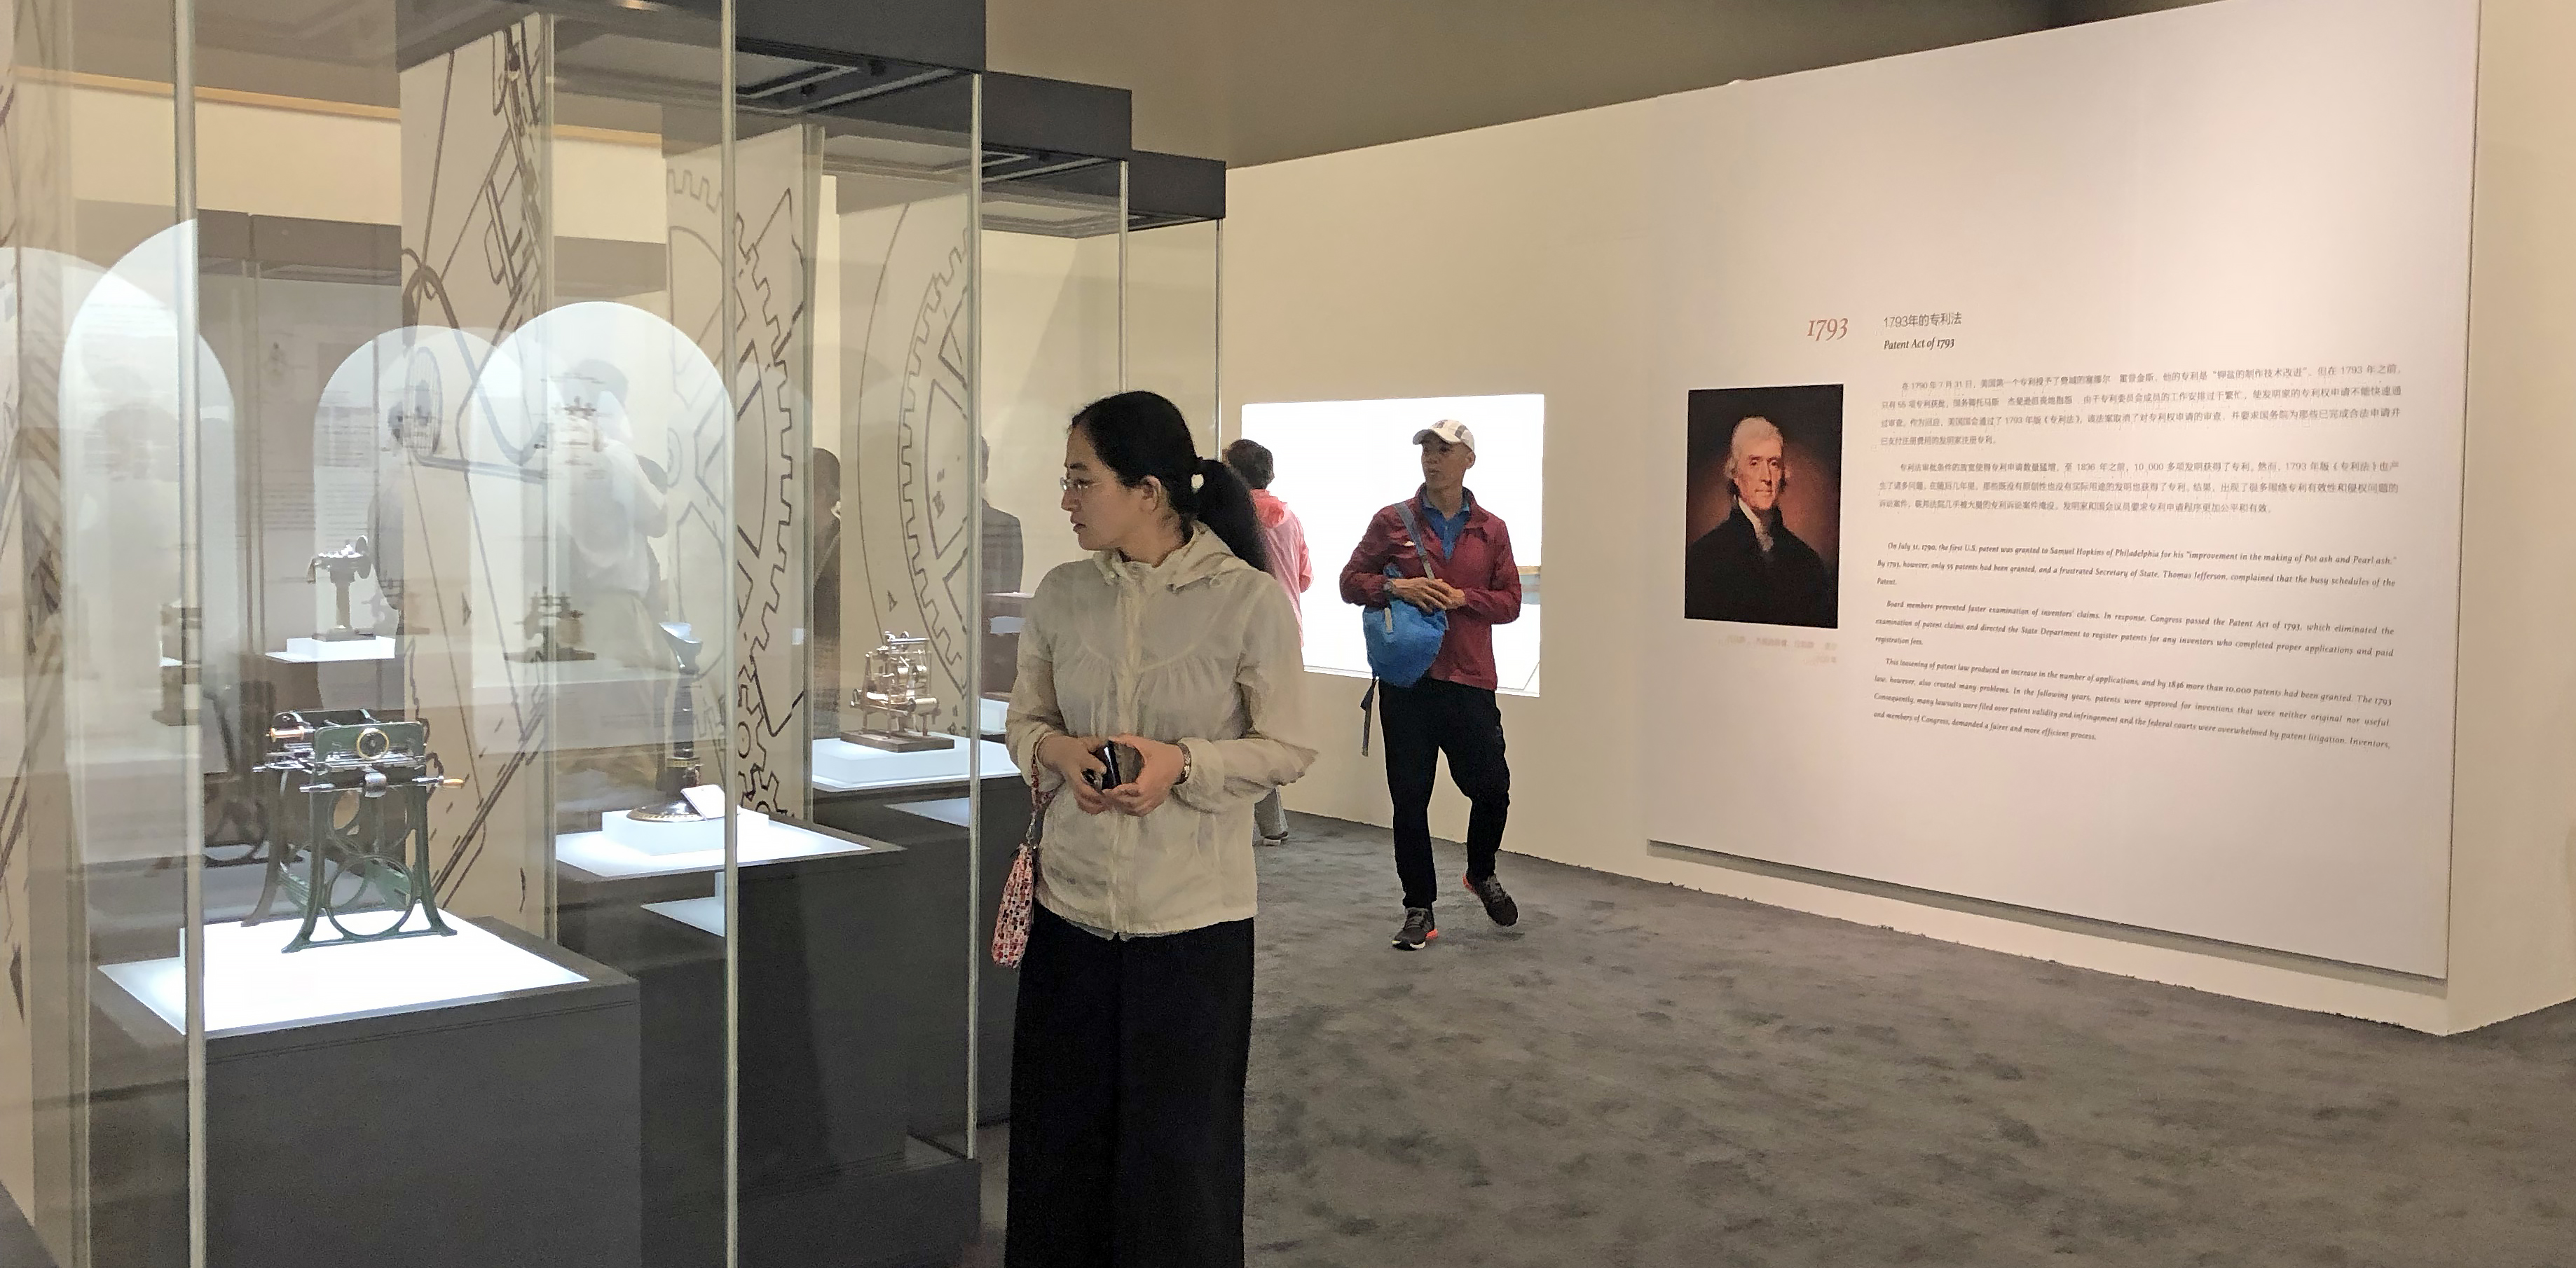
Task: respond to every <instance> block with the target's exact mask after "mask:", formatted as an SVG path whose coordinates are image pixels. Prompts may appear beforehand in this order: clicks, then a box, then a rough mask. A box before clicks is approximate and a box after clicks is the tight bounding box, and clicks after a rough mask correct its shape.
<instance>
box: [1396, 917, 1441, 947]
mask: <svg viewBox="0 0 2576 1268" xmlns="http://www.w3.org/2000/svg"><path fill="white" fill-rule="evenodd" d="M1439 936H1440V926H1439V924H1438V923H1437V922H1435V921H1433V920H1432V919H1431V909H1430V908H1428V907H1407V908H1405V909H1404V927H1403V928H1401V929H1398V930H1396V931H1395V949H1396V950H1398V951H1419V950H1421V949H1422V948H1424V947H1427V946H1429V945H1431V940H1432V939H1433V938H1437V937H1439Z"/></svg>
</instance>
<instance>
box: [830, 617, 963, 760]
mask: <svg viewBox="0 0 2576 1268" xmlns="http://www.w3.org/2000/svg"><path fill="white" fill-rule="evenodd" d="M850 707H851V708H853V709H856V710H858V712H859V723H860V729H858V730H855V731H843V732H841V738H842V739H844V740H847V741H849V742H850V743H852V744H862V745H865V746H867V747H869V748H873V749H883V750H885V751H886V752H889V753H918V752H923V751H925V750H928V749H939V748H950V747H953V746H955V745H956V743H957V738H956V737H955V736H951V735H939V734H936V733H934V732H932V731H931V729H930V720H931V718H933V717H935V716H936V715H937V714H938V712H939V700H938V698H937V697H935V696H932V695H931V694H930V640H929V639H926V638H915V637H914V636H913V635H911V634H910V633H904V634H896V633H894V632H893V631H891V630H889V631H887V632H886V634H885V641H884V642H882V643H879V644H877V649H876V650H875V651H872V652H869V653H868V655H867V661H866V676H865V677H864V678H863V679H862V680H861V681H860V684H859V685H858V686H856V687H853V688H851V689H850ZM880 714H882V715H884V716H885V717H887V718H889V719H891V725H888V726H883V727H872V726H869V725H867V724H868V722H870V721H871V720H872V719H873V718H875V717H876V716H877V715H880Z"/></svg>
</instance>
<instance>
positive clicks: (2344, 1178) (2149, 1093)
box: [980, 817, 2576, 1268]
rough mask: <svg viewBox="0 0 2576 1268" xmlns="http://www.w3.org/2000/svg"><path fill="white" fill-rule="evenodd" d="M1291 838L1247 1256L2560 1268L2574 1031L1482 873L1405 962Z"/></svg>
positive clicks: (1264, 945)
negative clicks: (2306, 1008) (2453, 1026)
mask: <svg viewBox="0 0 2576 1268" xmlns="http://www.w3.org/2000/svg"><path fill="white" fill-rule="evenodd" d="M1296 826H1297V836H1296V839H1295V840H1294V841H1292V842H1291V843H1290V844H1289V845H1288V846H1287V847H1285V848H1284V849H1280V850H1276V851H1265V852H1264V854H1263V858H1262V865H1263V868H1262V915H1261V920H1260V926H1259V930H1260V961H1259V968H1258V973H1259V982H1258V988H1257V989H1258V1003H1257V1012H1256V1020H1255V1022H1254V1034H1253V1057H1252V1080H1251V1130H1250V1148H1251V1168H1250V1169H1251V1176H1250V1195H1249V1196H1250V1212H1249V1217H1248V1233H1249V1236H1250V1240H1251V1242H1252V1246H1253V1251H1252V1261H1253V1262H1254V1263H1255V1264H1259V1265H1264V1266H1265V1268H1324V1266H1327V1265H1353V1266H1359V1265H1368V1266H1371V1268H1375V1266H1378V1265H1386V1264H1409V1263H1435V1262H1436V1263H1446V1264H1472V1265H1496V1266H1501V1265H1531V1266H1538V1265H1548V1266H1551V1268H1553V1266H1557V1265H1577V1264H1580V1265H1692V1266H1698V1265H1747V1266H1749V1265H1793V1264H1794V1265H1826V1264H1830V1265H1880V1264H1973V1265H2017V1264H2041V1263H2048V1264H2065V1263H2080V1264H2106V1265H2132V1264H2134V1265H2159V1266H2162V1265H2240V1264H2241V1265H2276V1264H2292V1265H2302V1264H2316V1265H2391V1266H2401V1265H2402V1266H2407V1268H2413V1266H2417V1265H2475V1266H2478V1268H2490V1266H2492V1268H2504V1266H2509V1265H2510V1266H2525V1265H2529V1266H2537V1265H2576V1008H2560V1009H2555V1010H2551V1011H2550V1012H2546V1013H2542V1014H2537V1015H2535V1016H2532V1017H2527V1018H2523V1019H2520V1020H2518V1021H2515V1022H2510V1023H2507V1024H2505V1025H2503V1026H2499V1027H2495V1028H2492V1029H2490V1030H2488V1031H2484V1032H2480V1033H2478V1034H2475V1035H2469V1036H2461V1037H2456V1038H2451V1039H2435V1038H2430V1037H2426V1036H2422V1035H2417V1034H2413V1033H2411V1032H2407V1031H2402V1030H2397V1029H2394V1028H2391V1027H2386V1026H2379V1025H2374V1024H2371V1023H2366V1022H2358V1021H2351V1020H2346V1019H2339V1018H2333V1017H2322V1016H2315V1015H2311V1014H2305V1013H2298V1012H2291V1011H2286V1010H2281V1009H2275V1008H2269V1007H2265V1006H2262V1005H2257V1004H2249V1003H2244V1002H2241V1001H2236V1000H2230V999H2224V998H2220V997H2217V996H2211V995H2204V994H2199V993H2196V992H2192V991H2187V990H2182V989H2178V988H2173V987H2165V986H2157V985H2153V984H2150V983H2144V982H2138V981H2133V980H2130V979H2126V978H2119V977H2111V976H2107V975H2103V974H2097V973H2091V972H2087V971H2084V970H2079V969H2071V968H2066V967H2064V966H2060V965H2052V964H2047V963H2042V962H2037V961H2031V960H2024V959H2020V958H2017V957H2012V956H2006V955H2001V954H1997V953H1993V952H1986V951H1979V950H1973V949H1970V948H1966V947H1959V946H1953V945H1950V944H1946V943H1941V942H1935V941H1931V940H1928V939H1923V938H1917V937H1913V936H1910V935H1906V934H1899V933H1894V932H1891V931H1888V930H1883V929H1872V928H1865V927H1861V926H1856V925H1851V924H1845V923H1842V922H1838V921H1832V920H1826V919H1823V918H1820V917H1815V916H1807V915H1802V914H1799V913H1795V912H1790V911H1784V910H1780V909H1777V908H1769V907H1762V906H1758V905H1755V904H1751V903H1745V902H1739V901H1734V900H1729V899H1722V898H1716V897H1712V896H1709V895H1705V894H1699V893H1694V892H1691V891H1687V890H1682V889H1677V888H1673V887H1669V886H1661V885H1653V884H1648V883H1646V882H1642V881H1635V880H1629V879H1626V878H1622V877H1614V876H1608V875H1604V874H1601V873H1596V872H1587V871H1583V870H1581V869H1577V868H1569V867H1563V866H1558V865H1554V864H1547V863H1541V862H1537V861H1535V860H1530V859H1524V858H1517V857H1510V856H1506V858H1505V860H1504V865H1503V869H1502V874H1503V876H1504V878H1505V880H1506V881H1507V882H1508V883H1509V884H1510V885H1511V887H1512V890H1513V892H1514V893H1515V894H1516V895H1518V897H1519V898H1520V901H1521V906H1522V911H1523V913H1524V914H1523V916H1522V919H1521V923H1520V924H1519V926H1518V927H1516V928H1513V929H1507V930H1506V929H1497V928H1495V927H1494V926H1492V925H1491V924H1489V923H1487V922H1486V920H1485V918H1484V916H1483V915H1482V913H1481V912H1480V911H1479V910H1478V909H1477V907H1476V905H1475V903H1474V901H1473V900H1472V898H1471V897H1470V896H1469V895H1467V894H1466V893H1465V892H1464V891H1459V892H1457V894H1456V901H1450V900H1448V899H1445V898H1444V899H1443V901H1442V903H1441V907H1440V918H1441V927H1442V932H1443V935H1444V936H1443V937H1442V938H1441V940H1440V941H1439V942H1438V943H1437V944H1435V946H1434V947H1433V948H1432V949H1431V950H1429V951H1427V952H1423V953H1419V954H1411V955H1407V954H1403V953H1400V952H1396V951H1392V950H1390V949H1389V948H1388V946H1387V935H1388V934H1389V933H1391V932H1392V931H1393V928H1394V926H1395V924H1396V923H1397V921H1398V920H1399V919H1400V918H1401V914H1402V913H1401V911H1400V910H1399V907H1398V903H1397V890H1396V887H1395V881H1394V877H1393V874H1392V873H1393V869H1392V867H1391V865H1390V864H1389V862H1388V854H1387V847H1386V844H1385V834H1384V833H1383V832H1382V831H1379V830H1375V829H1368V828H1362V827H1359V826H1357V825H1353V824H1344V823H1338V822H1335V821H1331V820H1322V819H1312V818H1302V817H1301V818H1300V819H1299V821H1298V822H1297V825H1296ZM1442 861H1443V864H1444V871H1446V872H1449V873H1453V874H1454V873H1455V872H1456V871H1458V870H1459V868H1460V866H1461V855H1460V853H1459V851H1458V850H1457V849H1456V848H1455V847H1444V848H1443V853H1442ZM1001 1143H1002V1133H1000V1132H995V1133H991V1134H990V1135H989V1137H988V1141H987V1144H988V1146H989V1147H991V1148H993V1149H995V1150H996V1151H998V1150H999V1148H1000V1146H1001ZM988 1156H996V1157H997V1156H998V1154H997V1153H996V1154H992V1155H988ZM995 1170H996V1171H998V1167H997V1168H996V1169H995ZM995 1179H996V1181H997V1183H998V1179H999V1177H998V1176H996V1177H995ZM996 1196H997V1197H998V1193H997V1194H996ZM995 1205H996V1206H998V1203H996V1204H995ZM994 1213H995V1214H996V1215H997V1216H998V1210H996V1211H995V1212H994ZM996 1249H998V1248H997V1247H995V1246H993V1245H991V1244H990V1243H989V1242H988V1244H987V1246H985V1247H983V1248H980V1252H981V1254H982V1255H987V1256H988V1255H991V1254H992V1252H993V1251H994V1250H996Z"/></svg>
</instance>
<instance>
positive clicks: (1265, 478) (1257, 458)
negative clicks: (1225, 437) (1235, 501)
mask: <svg viewBox="0 0 2576 1268" xmlns="http://www.w3.org/2000/svg"><path fill="white" fill-rule="evenodd" d="M1225 465H1227V466H1229V467H1232V468H1234V473H1235V474H1236V475H1239V476H1242V477H1243V483H1244V484H1245V485H1246V486H1247V487H1249V488H1255V489H1266V488H1269V487H1270V482H1271V480H1272V479H1274V478H1276V476H1277V474H1278V467H1277V466H1276V465H1275V464H1273V462H1272V461H1271V458H1270V446H1268V445H1265V444H1263V443H1261V442H1260V441H1258V440H1238V441H1236V442H1234V443H1233V444H1231V445H1227V446H1226V447H1225Z"/></svg>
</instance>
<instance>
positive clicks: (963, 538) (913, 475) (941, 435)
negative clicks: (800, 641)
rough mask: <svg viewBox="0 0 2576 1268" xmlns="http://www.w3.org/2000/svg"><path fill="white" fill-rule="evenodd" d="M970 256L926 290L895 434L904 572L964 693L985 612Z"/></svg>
mask: <svg viewBox="0 0 2576 1268" xmlns="http://www.w3.org/2000/svg"><path fill="white" fill-rule="evenodd" d="M967 260H968V254H967V246H966V244H965V243H964V242H960V243H959V244H958V245H957V246H955V247H953V248H951V249H950V250H949V252H948V256H947V259H946V260H944V261H943V262H942V263H941V265H940V268H939V271H938V272H937V273H935V274H933V275H932V277H931V278H930V281H929V283H928V284H927V285H925V286H924V287H923V289H922V297H921V307H920V309H919V311H918V312H917V313H916V314H915V315H914V317H913V323H912V337H911V339H910V340H909V341H908V342H907V344H906V346H905V348H904V363H903V397H902V416H901V419H900V421H899V422H898V423H897V425H896V431H895V465H896V469H897V470H896V480H897V492H896V498H897V514H898V516H899V523H900V525H901V528H902V534H903V553H904V571H905V573H906V574H907V576H908V577H909V578H910V581H911V585H912V596H913V601H914V602H915V603H917V604H919V605H920V609H921V615H922V618H923V621H924V623H925V628H924V629H923V630H922V634H923V636H924V637H925V638H927V639H928V640H929V642H930V649H931V651H932V652H933V653H934V654H935V655H937V656H938V658H939V663H940V667H941V668H942V669H944V670H946V671H947V673H948V676H949V678H950V680H951V681H953V682H956V683H958V684H960V685H961V687H962V685H963V684H964V683H965V682H966V674H967V662H968V658H969V656H970V655H971V652H972V649H971V648H970V646H969V643H968V640H967V638H966V631H967V630H969V629H972V628H973V626H974V612H975V608H976V606H977V604H976V596H975V594H974V584H973V582H974V578H973V561H974V541H975V534H976V532H977V530H978V527H979V525H980V523H981V521H980V519H979V518H978V516H977V513H976V497H975V492H976V491H975V485H974V473H973V465H972V455H973V451H974V445H975V415H974V411H973V409H972V407H971V405H970V402H971V401H973V400H974V384H973V381H972V378H971V375H970V361H969V356H970V353H969V349H970V348H971V347H972V345H973V330H972V328H971V325H970V320H969V312H970V307H971V301H972V297H971V296H970V295H969V294H968V286H967V281H968V268H967ZM961 694H962V693H961Z"/></svg>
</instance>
